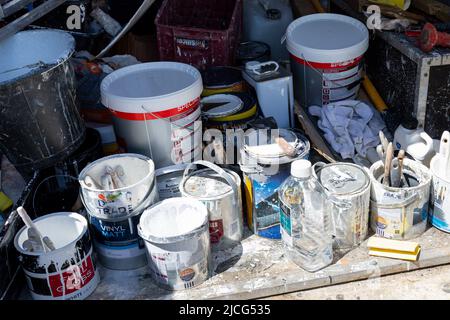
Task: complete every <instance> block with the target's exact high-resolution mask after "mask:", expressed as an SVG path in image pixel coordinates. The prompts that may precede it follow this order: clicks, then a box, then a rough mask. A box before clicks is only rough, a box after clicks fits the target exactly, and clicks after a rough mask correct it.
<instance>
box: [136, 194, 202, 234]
mask: <svg viewBox="0 0 450 320" xmlns="http://www.w3.org/2000/svg"><path fill="white" fill-rule="evenodd" d="M207 220H208V210H207V209H206V207H205V206H204V205H203V203H201V202H200V201H198V200H196V199H193V198H172V199H167V200H163V201H161V202H160V203H158V204H156V205H154V206H152V207H150V208H148V209H147V210H145V211H144V212H143V213H142V216H141V218H140V220H139V227H138V232H139V235H140V236H141V237H142V238H143V239H145V240H148V241H151V242H156V243H168V242H175V241H178V240H182V239H183V237H187V236H189V235H191V234H192V233H195V232H197V231H198V230H199V229H201V228H202V227H203V226H205V225H206V222H207Z"/></svg>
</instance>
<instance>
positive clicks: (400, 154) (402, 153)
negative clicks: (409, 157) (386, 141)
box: [397, 149, 406, 186]
mask: <svg viewBox="0 0 450 320" xmlns="http://www.w3.org/2000/svg"><path fill="white" fill-rule="evenodd" d="M405 156H406V152H405V150H403V149H401V150H400V151H399V152H398V155H397V159H398V165H399V169H400V186H401V185H402V184H403V185H406V179H405V177H404V176H403V161H404V160H405Z"/></svg>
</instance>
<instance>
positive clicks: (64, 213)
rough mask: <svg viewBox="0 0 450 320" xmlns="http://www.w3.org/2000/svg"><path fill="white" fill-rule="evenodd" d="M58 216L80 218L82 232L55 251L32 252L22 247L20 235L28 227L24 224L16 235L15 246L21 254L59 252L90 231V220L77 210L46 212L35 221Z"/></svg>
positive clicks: (31, 254)
mask: <svg viewBox="0 0 450 320" xmlns="http://www.w3.org/2000/svg"><path fill="white" fill-rule="evenodd" d="M58 216H65V217H67V218H72V219H74V220H78V221H79V222H81V223H82V224H83V230H82V232H80V235H79V236H78V237H77V238H76V239H74V240H73V241H71V242H70V243H69V244H67V245H65V246H63V247H61V248H58V249H56V250H53V251H50V252H30V251H26V250H24V249H23V248H22V246H21V245H20V244H19V238H20V235H21V234H22V233H23V232H25V230H27V229H28V227H27V226H23V227H22V228H21V229H20V230H19V231H18V232H17V233H16V236H15V237H14V246H15V247H16V250H17V251H18V252H20V253H21V254H24V255H28V256H36V257H38V256H42V255H45V254H49V255H50V254H58V253H60V252H63V251H66V250H67V249H69V248H71V247H73V246H74V244H75V243H77V242H78V241H79V240H80V239H82V238H83V237H84V235H85V233H86V232H87V231H88V222H87V220H86V218H85V217H83V216H82V215H81V214H79V213H76V212H68V211H67V212H55V213H50V214H46V215H43V216H41V217H39V218H36V219H34V220H33V222H34V223H36V222H38V221H41V220H44V219H49V218H53V217H58Z"/></svg>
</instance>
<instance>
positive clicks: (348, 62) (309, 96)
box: [286, 13, 369, 107]
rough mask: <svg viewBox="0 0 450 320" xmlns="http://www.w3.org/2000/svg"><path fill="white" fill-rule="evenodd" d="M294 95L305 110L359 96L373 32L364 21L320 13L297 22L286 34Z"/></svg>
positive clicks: (293, 23)
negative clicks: (363, 64) (313, 106)
mask: <svg viewBox="0 0 450 320" xmlns="http://www.w3.org/2000/svg"><path fill="white" fill-rule="evenodd" d="M286 42H287V49H288V51H289V53H290V57H291V70H292V74H293V77H294V94H295V96H296V98H297V100H298V101H299V103H300V105H302V106H303V107H309V106H312V105H316V106H322V105H326V104H329V103H334V102H338V101H342V100H352V99H355V98H356V97H357V95H358V91H359V87H360V83H361V80H362V60H363V56H364V53H365V52H366V51H367V49H368V47H369V32H368V30H367V28H366V26H365V25H364V24H362V23H361V22H360V21H358V20H356V19H354V18H351V17H348V16H344V15H339V14H331V13H319V14H311V15H308V16H304V17H301V18H299V19H297V20H295V21H293V22H292V23H291V24H290V25H289V27H288V28H287V31H286Z"/></svg>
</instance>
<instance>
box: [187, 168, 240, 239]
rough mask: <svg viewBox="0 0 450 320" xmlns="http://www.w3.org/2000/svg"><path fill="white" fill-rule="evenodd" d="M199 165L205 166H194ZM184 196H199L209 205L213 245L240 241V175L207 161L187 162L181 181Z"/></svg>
mask: <svg viewBox="0 0 450 320" xmlns="http://www.w3.org/2000/svg"><path fill="white" fill-rule="evenodd" d="M197 165H201V166H205V167H207V169H200V170H194V171H192V172H191V169H193V167H194V166H197ZM180 190H181V194H182V195H183V197H189V198H194V199H197V200H200V201H201V202H202V203H203V204H204V205H205V206H206V208H207V209H208V216H209V233H210V238H211V243H212V244H213V245H215V246H221V247H222V246H228V245H230V246H231V245H233V244H236V243H237V242H239V241H241V239H242V234H243V216H242V194H241V178H240V177H239V176H238V175H237V174H236V173H235V172H233V171H231V170H228V169H222V168H220V167H219V166H217V165H215V164H213V163H211V162H207V161H196V162H193V163H192V164H190V165H188V167H187V168H186V170H185V172H184V177H183V180H182V181H181V183H180Z"/></svg>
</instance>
